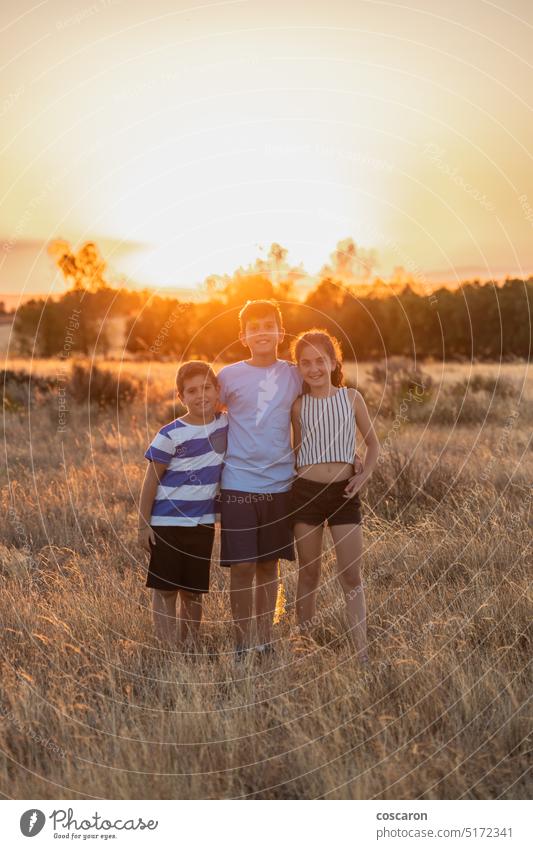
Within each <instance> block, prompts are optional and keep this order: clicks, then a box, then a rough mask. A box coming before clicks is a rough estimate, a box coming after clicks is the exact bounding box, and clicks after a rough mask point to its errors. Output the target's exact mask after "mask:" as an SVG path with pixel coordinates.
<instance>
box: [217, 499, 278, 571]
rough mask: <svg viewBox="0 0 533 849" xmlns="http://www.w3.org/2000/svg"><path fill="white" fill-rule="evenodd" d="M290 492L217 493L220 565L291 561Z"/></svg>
mask: <svg viewBox="0 0 533 849" xmlns="http://www.w3.org/2000/svg"><path fill="white" fill-rule="evenodd" d="M290 514H291V499H290V492H268V493H267V492H240V491H239V490H236V489H223V490H221V492H220V522H221V526H222V531H221V549H220V565H221V566H231V565H232V564H233V563H265V562H267V561H269V560H278V559H282V560H295V555H294V545H293V535H292V525H291V518H290Z"/></svg>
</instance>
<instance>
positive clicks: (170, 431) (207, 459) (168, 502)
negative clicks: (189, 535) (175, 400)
mask: <svg viewBox="0 0 533 849" xmlns="http://www.w3.org/2000/svg"><path fill="white" fill-rule="evenodd" d="M227 436H228V419H227V416H226V415H225V413H217V415H216V416H215V418H214V419H213V421H212V422H209V424H203V425H192V424H187V423H186V422H182V421H180V419H176V420H175V421H173V422H170V424H167V425H165V426H164V427H162V428H161V430H160V431H159V433H158V434H157V436H155V438H154V439H153V440H152V442H151V444H150V446H149V448H148V450H147V451H146V453H145V455H144V456H145V457H146V459H147V460H155V462H156V463H167V468H166V470H165V472H164V473H163V475H162V477H161V480H160V482H159V486H158V487H157V492H156V496H155V499H154V505H153V507H152V516H151V518H150V524H151V525H189V526H190V525H199V524H206V525H209V524H213V522H214V521H215V499H216V496H217V493H218V489H219V483H220V475H221V472H222V466H223V465H224V454H225V451H226V443H227Z"/></svg>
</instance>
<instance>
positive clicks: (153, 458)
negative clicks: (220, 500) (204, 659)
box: [139, 361, 228, 644]
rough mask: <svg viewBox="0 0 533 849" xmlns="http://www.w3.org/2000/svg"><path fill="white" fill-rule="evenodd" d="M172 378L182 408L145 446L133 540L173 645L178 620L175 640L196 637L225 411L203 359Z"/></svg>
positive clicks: (157, 617)
mask: <svg viewBox="0 0 533 849" xmlns="http://www.w3.org/2000/svg"><path fill="white" fill-rule="evenodd" d="M176 383H177V389H178V395H179V398H180V400H181V402H182V404H183V405H184V406H185V407H186V408H187V412H186V413H185V415H184V416H182V417H181V418H178V419H175V421H173V422H170V424H167V425H165V426H164V427H162V428H161V430H160V431H159V433H158V434H157V435H156V436H155V438H154V439H153V440H152V442H151V444H150V446H149V447H148V449H147V451H146V453H145V455H144V456H145V457H146V459H147V460H149V461H150V462H149V465H148V468H147V470H146V475H145V478H144V483H143V487H142V492H141V497H140V504H139V544H140V545H141V547H142V548H144V549H145V550H146V551H148V552H149V553H150V563H149V566H148V576H147V579H146V586H147V587H150V588H151V589H152V591H153V598H152V610H153V619H154V627H155V631H156V634H157V636H158V637H159V639H160V640H161V641H162V642H164V643H167V644H174V643H175V640H176V620H177V618H178V621H179V639H180V641H181V642H183V643H184V642H189V641H193V642H194V641H196V639H197V637H198V632H199V627H200V621H201V618H202V594H203V593H206V592H208V590H209V571H210V564H211V551H212V548H213V539H214V533H215V502H216V499H217V495H218V490H219V482H220V475H221V472H222V466H223V461H224V453H225V450H226V441H227V432H228V421H227V417H226V415H225V414H223V413H217V412H216V409H217V406H218V401H219V394H218V381H217V378H216V376H215V374H214V372H213V370H212V369H211V367H210V366H209V365H208V364H207V363H204V362H200V361H191V362H188V363H184V364H183V365H182V366H181V367H180V369H179V370H178V374H177V378H176ZM178 596H179V600H180V609H179V615H178V617H177V616H176V612H177V611H176V608H177V600H178Z"/></svg>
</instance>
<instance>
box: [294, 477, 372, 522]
mask: <svg viewBox="0 0 533 849" xmlns="http://www.w3.org/2000/svg"><path fill="white" fill-rule="evenodd" d="M347 483H348V481H347V480H343V481H335V483H330V484H327V483H321V482H320V481H311V480H308V479H307V478H296V480H295V482H294V484H293V486H292V490H291V519H292V523H293V525H294V524H296V522H303V523H304V524H306V525H323V524H324V522H327V523H328V525H360V524H361V522H362V521H363V518H362V515H361V499H360V497H359V493H356V494H355V495H352V497H351V498H344V490H345V488H346V484H347Z"/></svg>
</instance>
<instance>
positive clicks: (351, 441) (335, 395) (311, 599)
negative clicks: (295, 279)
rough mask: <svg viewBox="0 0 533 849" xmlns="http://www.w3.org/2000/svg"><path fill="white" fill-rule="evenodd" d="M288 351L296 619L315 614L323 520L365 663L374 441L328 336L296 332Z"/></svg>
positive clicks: (304, 623) (302, 622) (307, 620)
mask: <svg viewBox="0 0 533 849" xmlns="http://www.w3.org/2000/svg"><path fill="white" fill-rule="evenodd" d="M292 356H293V359H294V361H295V362H296V364H297V366H298V369H299V371H300V374H301V376H302V378H303V381H304V383H303V394H302V395H300V397H299V398H297V399H296V401H295V402H294V404H293V406H292V426H293V431H294V448H295V452H296V472H297V478H296V480H295V482H294V485H293V488H292V505H293V506H292V509H293V514H292V517H293V522H294V535H295V539H296V546H297V549H298V563H299V574H298V589H297V594H296V617H297V621H298V625H299V627H300V629H301V630H302V631H303V630H305V629H306V628H308V627H309V625H310V624H311V622H312V620H313V616H314V615H315V609H316V593H317V588H318V584H319V581H320V561H321V555H322V536H323V532H324V523H325V522H326V521H327V523H328V526H329V529H330V532H331V536H332V538H333V544H334V546H335V553H336V557H337V574H338V578H339V582H340V585H341V588H342V591H343V593H344V599H345V604H346V615H347V619H348V629H349V634H350V637H351V639H352V640H353V643H354V644H355V649H356V652H357V656H358V658H359V660H360V662H361V663H367V662H368V652H367V639H366V606H365V595H364V590H363V584H362V581H361V556H362V552H363V534H362V527H361V522H362V519H361V501H360V498H359V491H360V489H361V488H362V486H363V485H364V484H365V483H366V481H367V480H368V478H369V477H370V475H371V474H372V471H373V469H374V466H375V465H376V462H377V458H378V454H379V442H378V438H377V436H376V433H375V431H374V428H373V426H372V422H371V421H370V417H369V415H368V410H367V407H366V404H365V402H364V400H363V397H362V395H361V394H360V392H358V391H357V390H356V389H348V388H347V387H346V386H344V385H343V384H344V381H343V375H342V354H341V350H340V346H339V343H338V341H337V339H335V337H334V336H330V334H329V333H327V332H326V331H325V330H316V329H314V330H310V331H308V332H306V333H301V334H300V335H299V336H298V337H297V338H296V340H295V341H294V342H293V344H292ZM356 422H357V428H358V429H359V431H360V433H361V435H362V437H363V439H364V441H365V444H366V455H365V460H364V465H363V464H362V463H361V461H360V460H359V458H357V456H356V453H355V437H356Z"/></svg>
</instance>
